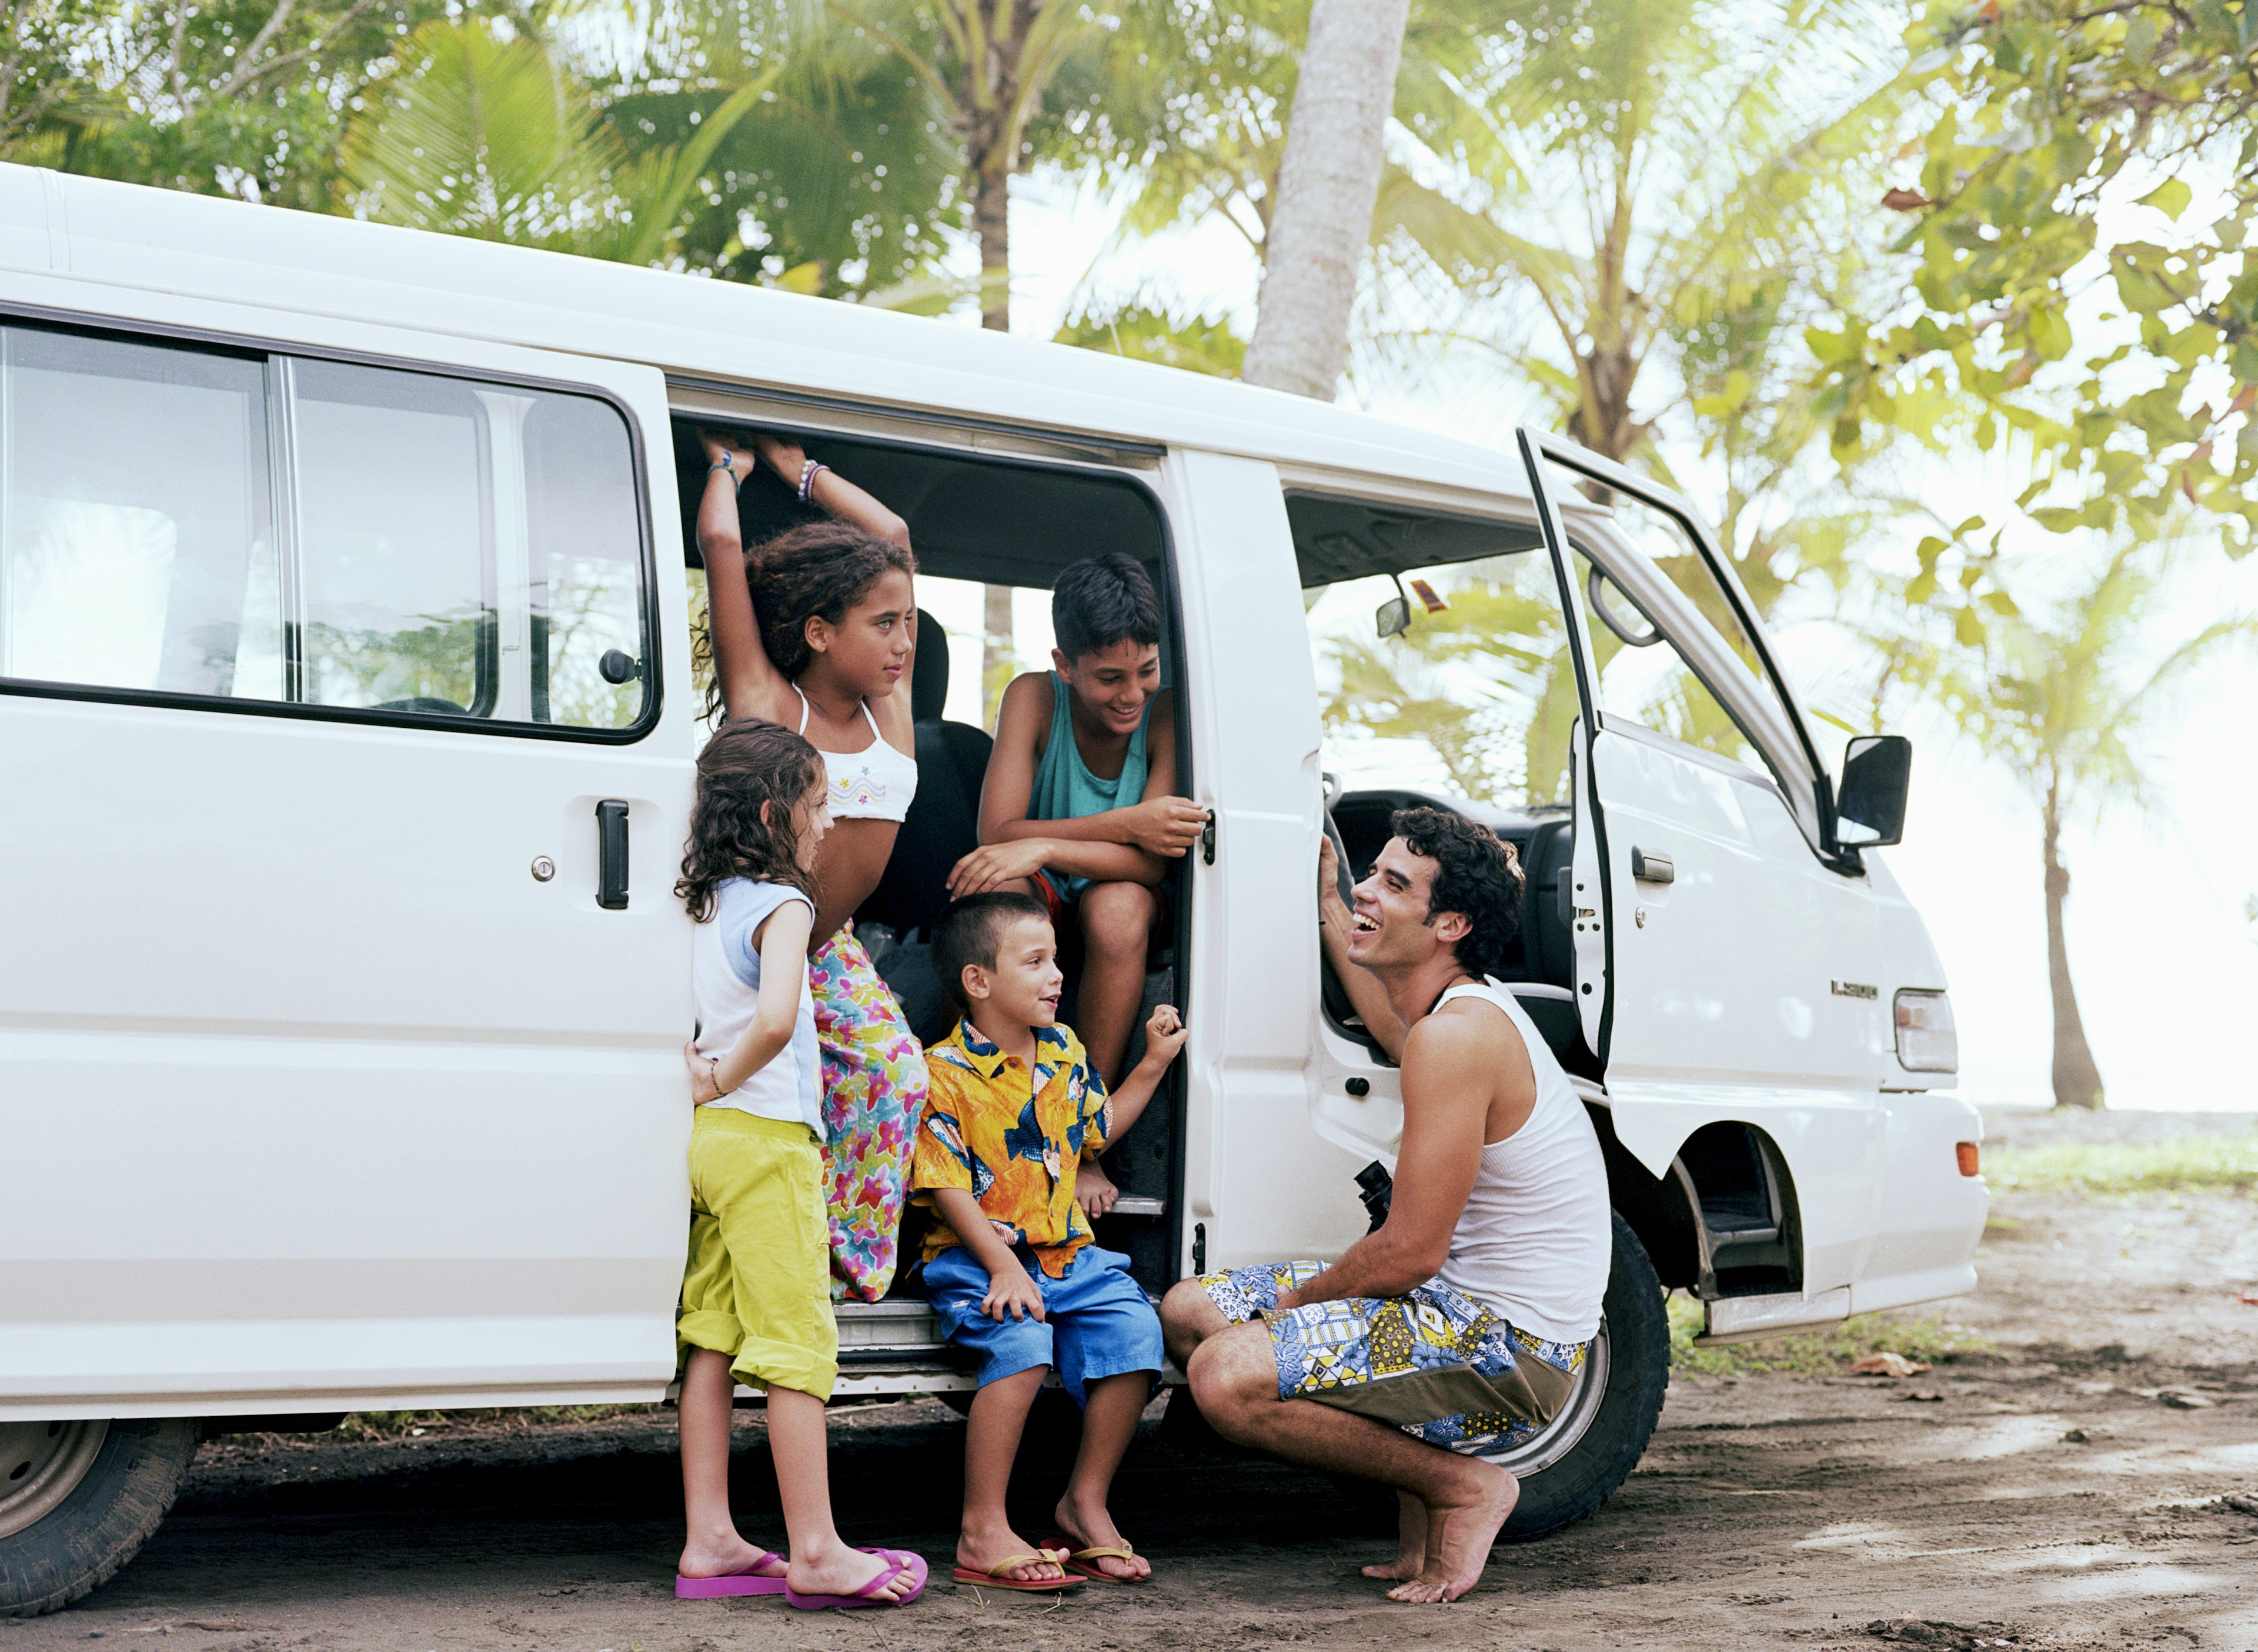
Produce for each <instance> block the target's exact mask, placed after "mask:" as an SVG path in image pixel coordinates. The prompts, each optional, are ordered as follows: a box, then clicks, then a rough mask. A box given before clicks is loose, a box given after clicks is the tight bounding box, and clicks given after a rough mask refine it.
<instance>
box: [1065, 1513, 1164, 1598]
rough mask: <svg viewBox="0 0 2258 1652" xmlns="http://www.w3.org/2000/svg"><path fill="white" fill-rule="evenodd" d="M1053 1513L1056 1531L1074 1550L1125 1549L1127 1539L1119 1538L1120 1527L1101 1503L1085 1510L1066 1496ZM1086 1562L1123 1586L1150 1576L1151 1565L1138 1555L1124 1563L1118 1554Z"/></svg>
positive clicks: (1151, 1571)
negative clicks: (1071, 1543)
mask: <svg viewBox="0 0 2258 1652" xmlns="http://www.w3.org/2000/svg"><path fill="white" fill-rule="evenodd" d="M1053 1513H1054V1514H1055V1515H1056V1517H1057V1519H1058V1525H1059V1529H1060V1530H1061V1531H1062V1532H1064V1533H1065V1534H1066V1535H1068V1536H1069V1538H1071V1539H1073V1540H1074V1547H1075V1548H1076V1549H1126V1548H1128V1547H1129V1540H1128V1539H1127V1538H1125V1537H1124V1536H1122V1535H1121V1528H1119V1527H1118V1526H1116V1525H1115V1524H1114V1523H1113V1516H1112V1515H1111V1514H1110V1513H1108V1512H1107V1510H1106V1507H1105V1505H1104V1504H1103V1503H1099V1504H1097V1506H1096V1507H1085V1506H1083V1505H1081V1504H1077V1503H1076V1502H1075V1501H1074V1500H1073V1498H1072V1496H1071V1494H1069V1496H1066V1497H1062V1498H1061V1499H1059V1505H1058V1507H1057V1508H1056V1509H1055V1510H1054V1511H1053ZM1069 1552H1071V1551H1069ZM1090 1565H1092V1566H1095V1567H1096V1568H1097V1570H1100V1571H1102V1572H1104V1574H1105V1575H1106V1576H1107V1577H1109V1578H1119V1579H1120V1580H1121V1581H1122V1582H1124V1583H1133V1582H1136V1581H1138V1580H1140V1579H1141V1578H1149V1577H1151V1576H1152V1575H1153V1563H1152V1562H1151V1561H1149V1560H1147V1559H1146V1558H1145V1556H1142V1555H1135V1556H1131V1557H1130V1558H1129V1559H1127V1560H1124V1559H1122V1558H1121V1557H1120V1556H1118V1555H1100V1556H1097V1558H1096V1559H1095V1560H1092V1561H1090Z"/></svg>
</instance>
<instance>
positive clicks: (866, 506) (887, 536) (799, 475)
mask: <svg viewBox="0 0 2258 1652" xmlns="http://www.w3.org/2000/svg"><path fill="white" fill-rule="evenodd" d="M753 445H754V446H755V447H756V448H758V449H759V450H760V452H761V457H763V459H766V460H767V461H768V464H769V468H770V470H772V471H775V472H776V473H777V474H778V476H779V477H781V478H783V479H784V482H785V486H788V487H790V488H792V490H793V491H794V492H796V493H799V496H800V497H801V498H802V499H804V500H807V501H808V502H809V503H810V504H812V505H813V506H815V507H817V508H818V509H820V510H821V511H823V512H824V513H825V514H827V515H830V516H834V517H836V518H838V519H839V520H840V521H842V522H847V523H849V524H851V525H852V526H854V527H856V528H861V529H862V530H863V532H864V533H866V534H869V535H872V536H873V537H875V538H878V539H883V540H885V541H887V542H889V543H891V544H896V545H899V546H900V547H901V548H902V549H904V550H907V549H909V548H910V525H909V524H908V523H907V522H905V521H903V520H902V519H901V518H900V517H898V516H897V515H896V514H894V513H893V512H891V511H890V510H888V509H887V508H886V507H884V505H882V504H880V503H879V502H878V500H877V498H876V497H874V496H873V495H871V494H869V493H864V492H863V490H862V489H861V488H859V487H857V486H855V484H854V483H852V482H850V481H849V480H848V479H846V478H845V477H843V476H841V475H840V474H839V472H838V471H834V470H833V469H832V468H831V467H830V466H829V465H827V464H818V465H817V466H816V467H815V474H814V475H813V476H812V477H811V476H809V475H808V474H807V468H808V465H807V454H806V450H804V449H803V448H801V446H800V445H799V443H797V442H794V441H793V440H792V439H791V438H790V437H789V436H770V435H769V434H768V432H767V431H765V430H756V431H754V432H753Z"/></svg>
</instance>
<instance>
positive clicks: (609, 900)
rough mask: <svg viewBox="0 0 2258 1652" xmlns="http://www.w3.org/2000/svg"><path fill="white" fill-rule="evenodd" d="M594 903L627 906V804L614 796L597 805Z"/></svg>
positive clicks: (605, 906)
mask: <svg viewBox="0 0 2258 1652" xmlns="http://www.w3.org/2000/svg"><path fill="white" fill-rule="evenodd" d="M596 904H597V905H599V906H600V907H602V908H603V909H604V910H605V911H611V912H623V911H626V910H627V906H628V806H627V805H626V804H624V803H622V802H621V801H620V800H619V799H618V798H605V799H604V800H603V801H602V802H601V803H600V804H598V805H596Z"/></svg>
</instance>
